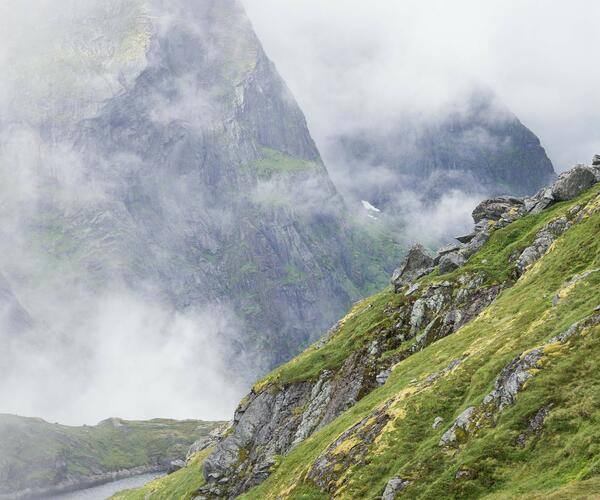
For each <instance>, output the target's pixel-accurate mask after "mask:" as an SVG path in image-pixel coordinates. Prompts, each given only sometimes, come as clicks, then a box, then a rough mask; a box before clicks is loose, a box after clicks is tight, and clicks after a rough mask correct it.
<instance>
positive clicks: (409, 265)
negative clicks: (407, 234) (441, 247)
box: [392, 245, 433, 291]
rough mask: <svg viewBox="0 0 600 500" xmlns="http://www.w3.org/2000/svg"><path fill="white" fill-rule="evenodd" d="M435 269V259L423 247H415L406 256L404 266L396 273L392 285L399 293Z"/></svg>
mask: <svg viewBox="0 0 600 500" xmlns="http://www.w3.org/2000/svg"><path fill="white" fill-rule="evenodd" d="M432 268H433V257H431V255H429V253H428V252H427V250H425V248H424V247H423V246H422V245H414V246H413V247H411V249H410V250H409V251H408V254H406V257H405V258H404V261H403V262H402V265H401V266H400V267H399V268H398V269H396V270H395V271H394V274H393V275H392V284H393V285H394V287H395V289H396V291H398V290H399V289H400V288H401V287H402V286H404V285H405V284H407V283H409V282H411V281H414V280H416V279H419V278H420V277H421V276H424V275H425V274H427V273H429V272H430V271H431V269H432Z"/></svg>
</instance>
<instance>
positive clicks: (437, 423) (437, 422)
mask: <svg viewBox="0 0 600 500" xmlns="http://www.w3.org/2000/svg"><path fill="white" fill-rule="evenodd" d="M443 423H444V419H443V418H442V417H435V418H434V419H433V424H431V428H432V429H434V430H435V429H437V428H438V427H439V426H440V425H442V424H443Z"/></svg>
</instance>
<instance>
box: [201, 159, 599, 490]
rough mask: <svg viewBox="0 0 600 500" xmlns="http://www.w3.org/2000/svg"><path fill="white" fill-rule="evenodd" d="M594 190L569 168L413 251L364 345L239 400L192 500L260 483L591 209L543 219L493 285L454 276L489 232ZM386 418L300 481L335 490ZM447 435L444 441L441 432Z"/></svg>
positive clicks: (350, 437)
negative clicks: (441, 244) (450, 238)
mask: <svg viewBox="0 0 600 500" xmlns="http://www.w3.org/2000/svg"><path fill="white" fill-rule="evenodd" d="M599 181H600V168H599V167H598V165H592V166H585V165H577V166H576V167H574V168H573V169H571V170H569V171H567V172H564V173H563V174H561V175H560V176H559V178H558V179H557V181H556V182H555V183H554V184H553V185H552V186H551V187H549V188H547V189H543V190H541V191H539V192H538V193H537V194H535V195H534V196H531V197H526V198H516V197H500V198H494V199H491V200H486V201H484V202H482V203H481V204H479V205H478V206H477V207H476V209H475V210H474V211H473V219H474V222H475V227H474V230H473V232H472V233H471V234H469V235H467V236H463V237H460V238H458V240H459V244H457V245H452V246H450V247H448V248H443V249H441V250H440V252H439V253H438V254H437V256H435V257H432V256H429V255H428V254H427V253H426V252H425V250H424V249H423V248H422V247H415V248H413V249H412V250H411V251H410V252H409V253H408V255H407V257H406V259H405V261H404V263H403V265H402V266H401V267H400V268H399V269H398V270H397V271H396V272H395V273H394V277H393V285H394V289H395V298H394V301H392V302H390V303H388V305H387V306H386V307H385V308H384V310H383V314H384V315H385V318H386V321H380V322H379V324H378V326H377V327H375V328H374V329H373V332H370V334H369V335H367V340H365V342H364V343H363V344H362V345H361V344H358V345H357V346H355V349H354V350H353V351H352V352H351V354H350V355H349V356H348V357H346V358H345V359H344V360H343V361H342V362H341V363H340V364H339V366H336V367H335V368H328V369H323V370H321V371H319V372H318V373H313V374H312V375H311V376H309V377H305V378H304V379H302V380H297V381H291V382H289V383H282V382H281V381H280V380H278V377H277V372H275V375H274V376H272V377H270V378H267V379H266V380H265V381H263V382H262V383H260V384H258V385H257V386H255V388H254V389H253V391H252V392H251V393H250V394H249V395H248V396H247V397H246V398H245V399H244V400H243V401H242V403H241V404H240V406H239V407H238V409H237V411H236V413H235V417H234V421H233V426H232V428H231V430H230V432H229V433H228V434H227V435H226V436H225V437H224V438H223V440H222V441H221V442H219V443H218V444H217V446H216V448H215V451H214V452H213V453H212V454H211V455H210V456H209V457H208V458H207V460H206V461H205V464H204V476H205V479H206V483H207V484H206V485H205V486H204V487H202V488H201V490H200V492H199V495H200V497H202V498H204V497H205V498H233V497H235V496H237V495H239V494H241V493H243V492H244V491H247V490H248V489H249V488H251V487H253V486H255V485H257V484H259V483H261V482H262V481H264V480H265V479H266V478H267V477H268V476H269V473H270V471H271V469H272V468H273V466H275V464H276V462H277V457H278V456H280V455H285V454H287V453H288V452H289V451H290V450H291V449H293V448H294V447H295V446H297V445H298V444H299V443H300V442H302V441H303V440H304V439H306V438H307V437H308V436H310V435H312V434H313V433H314V432H316V431H317V430H319V429H321V428H323V427H324V426H325V425H326V424H328V423H330V422H332V421H333V420H334V419H335V418H336V417H338V416H339V415H340V414H341V413H343V412H344V411H345V410H346V409H348V408H350V407H351V406H353V405H354V404H355V403H356V402H357V401H359V400H360V399H361V398H363V397H364V396H365V395H367V394H369V393H370V392H371V391H373V390H374V389H376V388H377V387H380V386H381V385H382V384H385V382H386V380H387V378H388V377H389V375H390V371H391V368H392V367H393V366H395V365H397V364H398V363H399V362H400V361H402V360H405V359H407V358H408V357H410V356H411V355H413V354H414V353H416V352H418V351H421V350H423V349H424V348H426V347H427V346H429V345H431V344H432V343H434V342H436V341H437V340H439V339H441V338H443V337H446V336H448V335H450V334H452V333H454V332H456V331H457V330H458V329H460V328H461V327H463V326H464V325H466V324H467V323H469V322H470V321H471V320H473V319H474V318H476V317H477V316H478V315H479V314H480V313H481V312H482V311H484V310H485V309H486V308H487V307H488V306H489V305H490V304H491V303H492V302H493V301H494V299H495V298H496V297H497V296H498V295H499V294H500V292H501V291H502V290H504V289H506V288H507V287H511V286H512V285H513V284H514V283H515V282H516V281H517V280H518V279H519V278H520V277H521V276H523V275H524V274H526V273H527V271H528V269H530V268H531V267H532V266H533V264H534V263H535V262H536V261H537V260H539V259H540V258H541V257H542V256H543V255H544V254H545V253H546V252H548V250H549V249H550V247H551V245H552V242H553V241H554V240H555V239H556V238H557V237H559V236H560V235H561V234H563V233H565V232H566V231H567V230H568V229H569V228H571V227H572V226H573V225H576V224H578V223H579V222H581V221H582V220H583V219H585V218H588V217H590V215H591V214H593V213H595V212H596V211H598V206H597V204H595V203H594V202H589V203H588V204H585V205H584V204H582V205H577V206H574V207H572V208H571V209H570V210H569V212H568V213H567V214H566V215H562V216H558V217H556V218H555V219H551V220H549V221H548V222H547V223H546V224H545V225H543V226H542V227H541V229H540V230H539V231H538V232H537V233H536V234H535V235H534V237H533V241H531V242H530V244H529V245H527V246H525V247H524V248H520V249H515V251H514V253H513V255H511V256H510V265H511V270H510V272H509V273H506V274H505V275H504V276H503V277H502V279H496V280H490V279H489V278H488V277H486V276H485V275H483V274H481V273H478V272H476V270H475V269H474V270H473V271H470V270H468V269H467V268H468V266H467V268H466V269H467V270H466V271H461V273H455V271H457V270H458V269H460V268H461V267H463V266H465V264H467V263H468V262H469V258H470V257H472V256H473V255H474V254H476V253H477V252H478V251H479V250H480V249H481V248H482V247H483V246H484V245H485V243H486V242H487V241H488V240H489V239H490V237H491V236H492V235H493V234H494V233H495V232H496V231H498V230H500V229H502V228H505V227H506V226H508V225H509V224H511V223H513V222H515V221H517V220H519V219H521V218H523V217H524V216H526V215H528V214H539V213H541V212H542V211H544V210H547V209H549V208H550V207H551V206H553V205H554V204H555V203H558V202H561V201H567V200H572V199H574V198H576V197H578V196H579V195H581V194H582V193H583V192H585V191H586V190H587V189H589V188H590V187H592V186H593V185H594V184H595V183H596V182H599ZM484 260H485V259H484ZM485 263H486V262H483V264H485ZM436 267H437V271H436V272H434V273H433V274H432V275H433V276H436V273H438V274H439V275H444V274H448V276H447V277H444V276H440V278H441V279H440V278H437V279H433V280H432V279H431V278H429V277H428V276H426V275H427V274H428V273H431V272H432V271H433V270H435V268H436ZM415 280H416V281H415ZM365 302H366V303H359V304H357V305H356V306H355V307H354V308H353V310H352V311H351V312H350V314H349V315H348V316H347V317H346V318H344V320H342V321H341V322H340V323H339V324H338V325H336V327H334V328H333V329H332V330H331V331H330V332H329V334H328V335H327V336H326V338H325V340H324V341H323V342H320V343H317V344H315V345H314V346H313V348H311V349H312V350H314V351H318V350H319V349H323V348H324V346H326V345H327V344H328V343H331V342H332V341H333V340H335V338H336V335H340V331H341V330H343V329H344V328H345V327H346V323H347V322H349V321H352V319H353V317H355V316H357V315H361V314H366V312H367V311H368V310H369V309H370V308H373V307H374V303H372V302H371V303H369V302H368V301H365ZM460 363H461V359H458V360H455V361H454V362H453V363H451V364H450V365H449V366H448V367H447V368H446V369H445V371H443V372H441V373H440V374H438V375H432V376H431V377H430V378H429V379H428V381H425V385H426V386H428V385H431V384H432V383H434V382H435V380H436V379H437V378H439V377H441V376H443V374H444V373H447V372H450V371H452V370H454V369H456V367H457V366H458V365H459V364H460ZM465 412H466V413H465V414H464V415H462V416H461V417H459V418H458V419H457V422H458V424H455V425H453V428H456V429H458V428H464V427H468V426H469V425H470V424H469V422H470V418H471V417H472V416H473V413H474V409H467V410H465ZM388 418H389V412H387V411H386V409H385V408H379V409H377V410H375V411H374V412H373V413H371V414H370V415H369V416H368V417H365V418H364V419H363V420H361V422H359V423H358V424H356V425H355V426H354V427H352V428H351V429H349V430H348V431H347V433H346V434H344V435H342V436H340V438H339V440H338V441H336V442H335V443H333V444H332V445H331V446H330V447H329V448H328V451H326V452H325V453H324V454H323V455H321V457H320V458H319V459H318V460H317V461H316V462H315V463H314V464H313V467H312V469H311V471H310V472H309V473H308V477H309V478H310V479H311V480H312V481H313V482H314V483H315V484H317V485H321V486H320V488H321V489H325V490H327V489H328V486H327V485H331V484H335V483H336V478H338V477H339V476H340V475H341V474H342V472H343V471H345V470H346V469H347V467H349V466H350V465H351V464H355V463H358V462H360V460H362V459H361V457H364V453H366V452H367V450H368V448H369V446H370V443H372V441H373V439H374V437H373V436H376V435H377V434H378V433H379V431H378V430H380V428H382V427H383V426H385V424H386V421H387V419H388ZM438 426H439V422H438ZM448 433H450V434H452V432H451V431H448ZM450 434H448V435H449V436H450ZM454 434H456V431H455V432H454ZM365 436H367V437H368V436H371V437H372V438H369V439H367V438H366V437H365ZM451 440H452V439H450V438H449V439H448V441H449V442H450V441H451ZM349 442H352V447H351V449H352V452H351V453H345V454H343V455H344V457H345V460H348V463H345V464H344V463H343V462H340V461H339V460H338V459H336V460H334V459H332V457H333V456H335V455H339V454H340V447H342V448H343V447H344V446H348V443H349ZM361 450H362V451H361ZM345 451H346V452H348V450H347V449H346V450H345ZM340 463H342V466H341V467H340ZM396 479H398V478H396ZM398 481H404V480H403V479H401V478H400V479H398ZM398 484H399V485H400V484H404V483H402V482H400V483H398ZM390 488H392V486H390Z"/></svg>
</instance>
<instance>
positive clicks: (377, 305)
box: [255, 185, 600, 390]
mask: <svg viewBox="0 0 600 500" xmlns="http://www.w3.org/2000/svg"><path fill="white" fill-rule="evenodd" d="M599 193H600V186H598V185H597V186H596V187H594V188H592V189H591V190H590V191H588V192H586V193H585V194H583V195H582V196H581V197H580V198H578V199H577V200H574V201H571V202H568V203H561V204H557V205H555V206H554V207H552V208H551V209H549V210H547V211H544V212H541V213H539V214H535V215H529V216H527V217H524V218H522V219H519V220H517V221H516V222H514V223H512V224H510V225H509V226H507V227H505V228H502V229H499V230H497V231H494V232H493V233H492V235H491V237H490V239H489V241H488V242H487V243H486V244H485V245H484V247H483V248H482V249H481V250H480V251H479V252H478V253H476V254H475V255H473V257H472V258H471V259H470V260H469V262H467V264H466V265H465V266H463V267H462V268H459V269H458V270H457V271H455V272H453V273H450V274H447V275H445V276H443V277H440V276H439V275H438V274H437V273H432V275H429V276H426V277H425V278H423V279H422V283H423V285H426V284H427V283H430V282H432V281H439V280H441V279H444V280H445V279H448V280H456V279H458V277H459V276H460V275H465V274H473V273H478V274H482V275H483V276H484V277H485V278H486V283H485V284H492V283H501V282H505V281H508V280H509V277H510V274H511V271H512V269H513V267H512V264H511V263H510V256H511V255H513V253H514V252H516V251H517V250H520V251H522V250H523V249H525V248H526V247H527V246H528V245H530V244H531V242H532V241H533V240H534V239H535V235H536V234H537V233H538V232H539V230H540V229H541V228H542V227H543V226H544V225H545V224H547V223H548V222H549V221H550V220H552V219H555V218H557V217H560V216H562V215H564V214H566V213H568V211H569V210H570V209H571V208H572V207H573V206H575V205H577V204H583V203H586V202H588V201H589V200H590V199H592V198H593V197H595V196H597V195H598V194H599ZM405 300H406V299H405V298H404V296H403V295H402V294H395V293H393V292H392V291H391V289H386V290H384V291H382V292H379V293H377V294H375V295H373V296H371V297H369V298H367V299H365V300H363V301H361V302H359V303H358V304H356V305H355V306H354V307H353V308H352V309H351V311H350V312H349V313H348V315H347V316H346V317H344V318H343V319H342V321H341V322H340V327H339V328H338V329H337V331H336V332H335V334H334V335H333V337H332V338H331V339H330V340H329V341H328V342H327V343H326V344H325V346H323V347H320V348H319V347H318V346H319V342H317V343H316V344H314V345H313V346H311V347H309V348H308V349H307V350H306V351H304V352H303V353H302V354H300V355H299V356H297V357H296V358H294V359H292V360H291V361H290V362H289V363H287V364H285V365H282V366H281V367H279V368H277V369H276V370H274V371H273V372H271V373H270V374H269V375H267V377H265V378H264V379H263V380H261V381H260V382H258V383H257V384H256V385H255V390H260V388H262V387H265V386H266V385H268V384H269V383H277V384H278V385H285V384H289V383H292V382H298V381H301V380H310V379H314V378H316V377H318V375H319V373H320V372H321V371H322V370H324V369H330V370H333V369H336V368H339V367H340V366H341V364H342V363H343V362H344V361H345V360H346V358H347V357H348V356H349V355H350V354H351V353H352V352H354V351H356V350H358V349H360V348H362V347H364V346H365V345H366V344H367V343H368V342H369V341H370V340H371V339H372V338H374V337H376V336H377V335H378V334H379V333H381V332H382V331H383V330H385V329H386V328H388V327H389V326H391V324H393V322H394V320H395V317H394V316H393V315H392V316H389V315H386V314H385V310H386V309H397V308H398V307H400V306H401V304H402V303H403V302H404V301H405Z"/></svg>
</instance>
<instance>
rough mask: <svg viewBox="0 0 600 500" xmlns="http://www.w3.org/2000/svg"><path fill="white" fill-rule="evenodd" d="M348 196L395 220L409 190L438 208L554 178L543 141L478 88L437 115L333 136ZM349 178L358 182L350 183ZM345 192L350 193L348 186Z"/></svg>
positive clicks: (518, 191)
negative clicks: (445, 201)
mask: <svg viewBox="0 0 600 500" xmlns="http://www.w3.org/2000/svg"><path fill="white" fill-rule="evenodd" d="M326 153H327V155H326V156H327V157H328V158H330V159H331V163H332V164H333V167H335V171H336V178H338V177H342V178H343V177H345V176H347V177H348V179H350V180H349V181H347V182H345V181H343V180H342V182H340V187H341V188H342V193H343V194H344V195H345V196H347V197H349V198H353V199H355V200H368V201H370V202H371V203H372V204H374V205H375V206H376V207H378V208H379V209H381V210H382V211H383V212H384V215H386V216H388V217H389V218H391V219H392V220H394V219H397V220H400V221H401V220H402V216H403V213H402V212H403V211H405V212H406V211H407V207H406V204H405V203H404V202H403V201H404V200H403V199H402V198H403V196H406V195H407V194H409V193H411V194H413V195H414V196H416V197H417V198H419V199H420V200H422V201H423V202H424V203H425V204H435V203H437V202H438V201H439V200H440V199H441V198H442V197H443V196H444V195H447V194H448V193H451V192H452V190H458V191H460V192H463V193H466V194H477V195H487V196H495V195H501V194H510V195H514V196H525V195H530V194H533V193H535V192H536V191H537V190H538V189H540V188H541V187H542V186H545V185H547V184H548V183H550V182H551V181H552V179H553V177H554V175H555V174H554V169H553V167H552V163H551V162H550V160H549V159H548V157H547V156H546V153H545V151H544V148H543V147H542V146H541V144H540V141H539V139H538V138H537V137H536V136H535V134H534V133H533V132H531V131H530V130H529V129H528V128H527V127H525V126H524V125H523V124H522V123H521V122H520V121H519V120H518V118H517V117H516V116H515V115H514V114H513V113H512V112H510V111H509V110H508V109H507V108H506V106H504V105H503V104H502V103H500V102H499V101H498V98H497V97H496V96H494V95H493V94H492V93H491V92H489V91H481V90H476V91H473V92H472V93H471V94H470V95H469V97H467V98H465V99H463V100H462V101H461V100H459V101H457V102H454V103H453V104H451V105H448V106H447V107H446V108H444V109H442V110H440V111H439V112H437V113H435V114H433V115H432V116H429V115H423V116H398V117H397V121H393V120H392V121H391V122H389V123H382V124H380V125H379V126H377V127H370V128H367V129H364V130H363V129H361V128H360V127H358V126H357V127H356V129H355V130H353V131H349V132H346V133H343V134H342V135H340V136H338V137H333V138H331V140H330V143H329V145H328V146H327V148H326ZM351 179H358V182H352V180H351ZM344 188H345V189H344Z"/></svg>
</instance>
